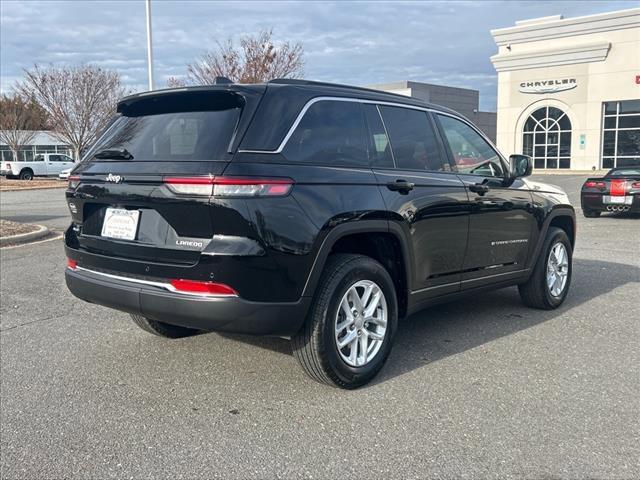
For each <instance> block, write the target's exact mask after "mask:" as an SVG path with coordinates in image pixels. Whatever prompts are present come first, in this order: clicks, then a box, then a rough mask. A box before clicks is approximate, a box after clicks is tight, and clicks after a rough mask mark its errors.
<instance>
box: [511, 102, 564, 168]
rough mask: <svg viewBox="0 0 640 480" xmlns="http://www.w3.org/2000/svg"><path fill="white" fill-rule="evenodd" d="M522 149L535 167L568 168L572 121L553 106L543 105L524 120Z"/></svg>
mask: <svg viewBox="0 0 640 480" xmlns="http://www.w3.org/2000/svg"><path fill="white" fill-rule="evenodd" d="M522 153H524V154H525V155H529V156H530V157H533V166H534V167H535V168H571V121H570V120H569V117H567V114H566V113H564V112H563V111H562V110H560V109H559V108H556V107H542V108H539V109H538V110H536V111H535V112H533V113H532V114H531V115H530V116H529V118H528V119H527V121H526V122H525V124H524V129H523V133H522Z"/></svg>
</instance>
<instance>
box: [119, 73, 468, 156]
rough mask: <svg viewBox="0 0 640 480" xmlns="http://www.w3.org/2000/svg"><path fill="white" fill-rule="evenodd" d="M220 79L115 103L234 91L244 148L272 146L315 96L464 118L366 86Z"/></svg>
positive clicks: (128, 104) (271, 148)
mask: <svg viewBox="0 0 640 480" xmlns="http://www.w3.org/2000/svg"><path fill="white" fill-rule="evenodd" d="M221 80H222V81H220V82H219V83H217V84H215V85H203V86H190V87H180V88H168V89H163V90H154V91H151V92H142V93H138V94H135V95H130V96H128V97H125V98H123V99H122V100H121V101H120V102H119V103H118V111H119V112H122V111H123V110H127V109H128V108H129V107H131V106H132V105H134V104H136V103H137V102H143V103H147V102H145V100H151V101H152V102H156V101H157V100H159V99H160V98H159V97H161V96H164V95H166V96H167V100H169V98H170V97H173V98H174V99H175V96H181V95H190V94H202V93H206V92H228V93H230V94H237V95H240V96H242V97H244V99H245V101H246V102H247V103H246V108H247V114H246V115H242V117H241V122H244V124H243V125H242V126H239V127H238V131H239V132H241V133H240V134H239V135H238V138H239V139H240V140H239V148H240V149H241V150H244V151H274V150H276V149H277V147H278V145H280V144H281V142H282V140H283V139H284V138H285V136H286V134H287V132H288V131H289V129H290V127H291V125H293V123H294V121H295V119H296V118H297V116H298V114H299V113H300V112H301V111H302V109H303V108H304V106H305V105H306V104H307V103H308V102H310V101H311V100H313V99H314V98H318V97H329V98H346V99H355V100H365V101H371V102H380V103H389V104H395V105H400V106H403V105H406V106H407V107H418V108H423V109H429V110H433V111H437V112H442V113H447V114H449V115H454V116H457V117H460V118H464V116H463V115H460V114H459V113H457V112H455V111H453V110H450V109H448V108H446V107H442V106H440V105H433V104H430V103H427V102H425V101H423V100H420V99H418V98H413V97H408V96H405V95H399V94H394V93H389V92H383V91H381V90H373V89H370V88H363V87H354V86H350V85H340V84H336V83H325V82H314V81H310V80H297V79H275V80H271V81H269V82H267V83H258V84H234V83H230V81H228V80H227V79H221ZM178 104H180V102H178ZM274 118H277V121H274ZM234 147H235V145H234Z"/></svg>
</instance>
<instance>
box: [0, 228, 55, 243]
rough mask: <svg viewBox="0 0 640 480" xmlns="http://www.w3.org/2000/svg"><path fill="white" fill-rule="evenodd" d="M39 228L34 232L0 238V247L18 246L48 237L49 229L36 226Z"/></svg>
mask: <svg viewBox="0 0 640 480" xmlns="http://www.w3.org/2000/svg"><path fill="white" fill-rule="evenodd" d="M37 226H38V227H39V228H38V230H36V231H35V232H28V233H21V234H20V235H11V236H8V237H0V247H4V246H5V245H20V244H22V243H29V242H33V241H34V240H40V239H41V238H43V237H46V236H47V235H49V229H48V228H47V227H45V226H44V225H37Z"/></svg>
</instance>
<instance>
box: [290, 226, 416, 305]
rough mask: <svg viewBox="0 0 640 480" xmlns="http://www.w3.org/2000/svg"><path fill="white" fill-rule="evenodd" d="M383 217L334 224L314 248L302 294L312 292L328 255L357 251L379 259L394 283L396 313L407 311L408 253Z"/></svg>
mask: <svg viewBox="0 0 640 480" xmlns="http://www.w3.org/2000/svg"><path fill="white" fill-rule="evenodd" d="M399 230H400V229H399V227H397V228H393V227H392V226H390V224H389V222H387V221H386V220H364V221H362V220H361V221H358V222H354V223H347V224H343V225H339V226H337V227H334V228H333V229H332V230H331V231H330V232H329V233H328V234H327V235H326V237H325V238H324V240H323V241H322V244H321V245H320V247H319V249H318V253H317V254H316V258H315V260H314V263H313V266H312V268H311V272H310V273H309V276H308V278H307V282H306V284H305V287H304V290H303V293H302V295H303V296H313V293H314V292H315V290H316V288H317V285H318V282H319V281H320V276H321V275H322V271H323V270H324V267H325V264H326V262H327V259H328V258H329V255H331V254H332V253H359V254H362V255H366V256H368V257H371V258H373V259H375V260H377V261H379V262H380V263H381V264H382V265H383V266H384V267H385V268H386V269H387V271H388V272H389V274H390V275H391V278H392V279H393V281H394V285H396V295H397V298H398V314H399V316H400V317H402V316H404V315H405V314H406V311H407V301H408V292H409V289H410V285H411V283H410V281H411V274H412V270H411V253H410V250H409V247H408V245H407V243H406V241H405V239H404V237H403V236H402V234H401V233H402V232H401V231H399Z"/></svg>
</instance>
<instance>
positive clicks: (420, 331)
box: [222, 259, 640, 388]
mask: <svg viewBox="0 0 640 480" xmlns="http://www.w3.org/2000/svg"><path fill="white" fill-rule="evenodd" d="M632 282H640V268H639V267H636V266H633V265H625V264H621V263H613V262H603V261H595V260H585V259H574V271H573V278H572V283H571V290H570V292H569V295H568V296H567V299H566V301H565V303H564V304H563V305H562V306H561V307H560V308H558V309H556V310H536V309H531V308H527V307H525V306H524V305H523V304H522V303H521V302H520V297H519V295H518V290H517V288H515V287H510V288H505V289H501V290H496V291H489V292H482V293H479V294H477V296H475V297H474V296H470V297H468V298H467V299H465V300H464V301H457V302H451V303H446V304H442V305H437V306H434V307H431V308H427V309H425V310H423V311H421V312H419V313H416V314H414V315H412V316H410V317H408V318H406V319H403V320H401V321H400V322H399V328H398V331H397V333H396V337H395V340H394V346H393V350H392V352H391V355H390V357H389V359H388V361H387V364H386V366H385V368H384V369H383V370H382V372H381V373H380V375H379V376H378V377H376V378H375V379H374V380H373V381H372V382H371V384H369V385H368V387H371V386H374V385H376V384H379V383H382V382H385V381H388V380H391V379H393V378H394V377H397V376H400V375H403V374H405V373H408V372H410V371H413V370H415V369H417V368H420V367H423V366H424V365H427V364H429V363H432V362H436V361H438V360H441V359H443V358H446V357H448V356H450V355H455V354H458V353H461V352H464V351H466V350H470V349H472V348H476V347H478V346H481V345H483V344H486V343H489V342H491V341H493V340H496V339H499V338H501V337H505V336H508V335H511V334H513V333H517V332H519V331H522V330H525V329H528V328H531V327H534V326H536V325H538V324H541V323H544V322H547V321H550V320H554V319H557V318H560V317H562V315H563V314H564V313H565V312H567V311H568V310H571V309H572V308H574V307H577V306H579V305H582V304H583V303H585V302H588V301H589V300H591V299H593V298H595V297H598V296H600V295H603V294H606V293H608V292H610V291H611V290H613V289H615V288H618V287H620V286H623V285H626V284H627V283H632ZM222 335H224V336H225V337H226V338H230V339H235V340H238V341H242V342H246V343H249V344H251V345H254V346H257V347H260V348H265V349H268V350H271V351H275V352H278V353H282V354H287V355H291V346H290V343H289V341H288V340H286V339H282V338H269V337H250V336H244V335H234V334H222ZM364 388H367V387H364Z"/></svg>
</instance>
